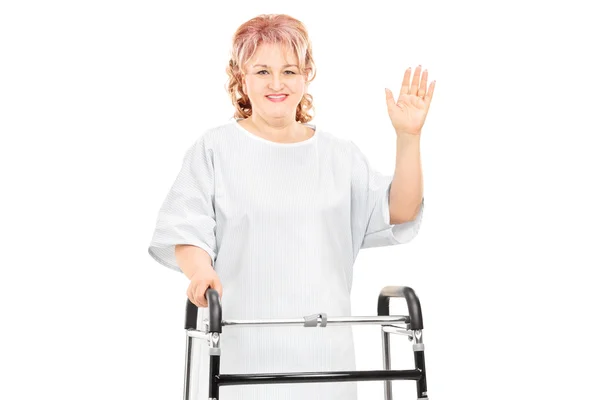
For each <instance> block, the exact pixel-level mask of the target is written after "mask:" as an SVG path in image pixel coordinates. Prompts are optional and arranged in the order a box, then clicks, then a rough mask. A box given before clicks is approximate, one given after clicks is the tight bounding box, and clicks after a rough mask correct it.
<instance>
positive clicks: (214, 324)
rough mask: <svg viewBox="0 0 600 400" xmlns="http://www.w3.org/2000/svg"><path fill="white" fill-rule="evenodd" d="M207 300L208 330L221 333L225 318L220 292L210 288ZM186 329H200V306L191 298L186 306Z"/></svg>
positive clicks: (207, 292) (207, 291)
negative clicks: (223, 317)
mask: <svg viewBox="0 0 600 400" xmlns="http://www.w3.org/2000/svg"><path fill="white" fill-rule="evenodd" d="M206 300H207V301H208V310H209V313H208V315H209V317H208V324H209V325H208V331H209V332H211V333H212V332H217V333H221V332H222V330H223V326H222V324H223V319H222V309H221V299H220V298H219V292H217V291H216V290H215V289H213V288H208V289H207V290H206ZM185 329H198V307H197V306H196V305H195V304H194V303H192V301H191V300H190V299H189V298H188V299H187V304H186V307H185Z"/></svg>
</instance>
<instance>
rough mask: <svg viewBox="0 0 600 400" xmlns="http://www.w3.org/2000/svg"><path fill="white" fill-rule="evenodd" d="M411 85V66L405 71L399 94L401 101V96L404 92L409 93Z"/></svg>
mask: <svg viewBox="0 0 600 400" xmlns="http://www.w3.org/2000/svg"><path fill="white" fill-rule="evenodd" d="M408 85H410V67H408V69H407V70H406V71H404V78H403V79H402V86H401V87H400V95H399V96H398V101H400V97H401V96H402V95H404V94H408V90H409V87H408Z"/></svg>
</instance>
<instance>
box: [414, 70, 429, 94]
mask: <svg viewBox="0 0 600 400" xmlns="http://www.w3.org/2000/svg"><path fill="white" fill-rule="evenodd" d="M427 75H428V73H427V70H425V71H423V76H421V84H420V85H419V91H418V92H417V93H416V95H417V96H418V97H420V98H424V97H425V93H427Z"/></svg>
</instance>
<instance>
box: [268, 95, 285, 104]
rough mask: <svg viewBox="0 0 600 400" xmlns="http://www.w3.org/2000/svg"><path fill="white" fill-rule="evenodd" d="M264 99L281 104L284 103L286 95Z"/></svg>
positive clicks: (270, 96) (269, 96)
mask: <svg viewBox="0 0 600 400" xmlns="http://www.w3.org/2000/svg"><path fill="white" fill-rule="evenodd" d="M265 97H266V98H267V99H268V100H269V101H272V102H273V103H281V102H282V101H285V99H287V97H288V95H287V94H277V95H268V96H265Z"/></svg>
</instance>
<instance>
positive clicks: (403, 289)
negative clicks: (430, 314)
mask: <svg viewBox="0 0 600 400" xmlns="http://www.w3.org/2000/svg"><path fill="white" fill-rule="evenodd" d="M392 297H402V298H404V299H405V300H406V304H407V305H408V315H409V318H410V329H412V330H420V329H423V315H422V314H421V303H420V302H419V298H418V297H417V295H416V294H415V291H414V290H412V289H411V288H409V287H408V286H386V287H384V288H383V289H381V292H380V293H379V300H378V301H377V315H380V316H381V315H390V298H392Z"/></svg>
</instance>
